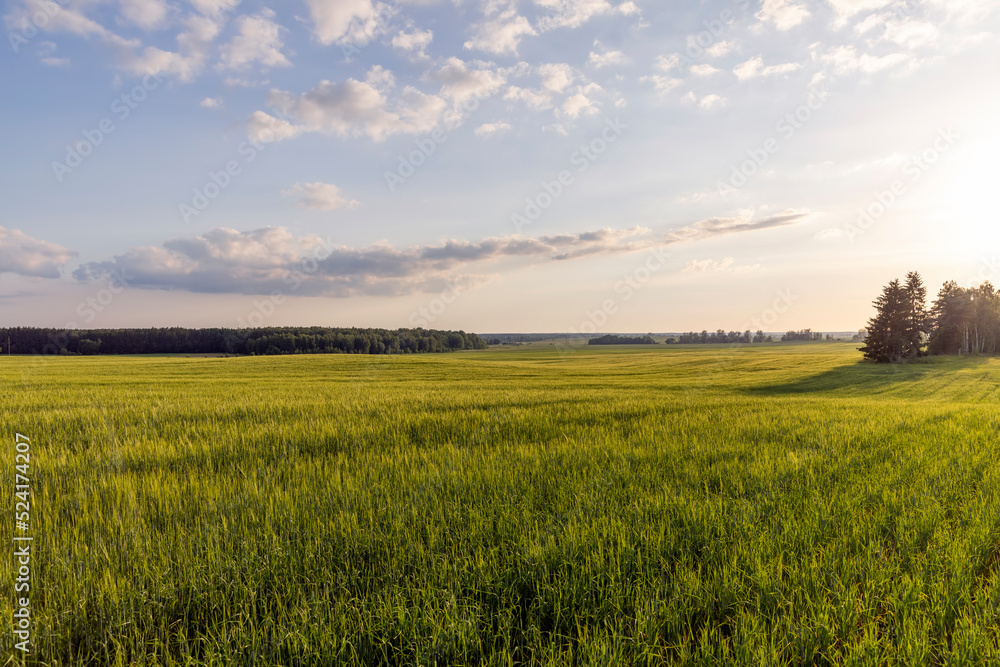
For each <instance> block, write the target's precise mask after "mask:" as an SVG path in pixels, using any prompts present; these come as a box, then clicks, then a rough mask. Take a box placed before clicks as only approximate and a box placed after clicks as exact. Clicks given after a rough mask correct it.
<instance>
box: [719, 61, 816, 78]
mask: <svg viewBox="0 0 1000 667" xmlns="http://www.w3.org/2000/svg"><path fill="white" fill-rule="evenodd" d="M798 69H802V65H800V64H799V63H783V64H781V65H769V66H767V67H764V59H763V58H761V57H760V56H757V57H756V58H751V59H750V60H747V61H745V62H742V63H740V64H739V65H737V66H736V67H734V68H733V74H735V75H736V78H737V79H739V80H740V81H745V80H747V79H753V78H756V77H758V76H773V75H775V74H787V73H788V72H794V71H795V70H798Z"/></svg>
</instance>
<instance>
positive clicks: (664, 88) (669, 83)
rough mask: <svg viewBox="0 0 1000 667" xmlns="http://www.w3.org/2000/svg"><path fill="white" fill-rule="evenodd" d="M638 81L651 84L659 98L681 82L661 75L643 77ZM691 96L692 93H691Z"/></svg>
mask: <svg viewBox="0 0 1000 667" xmlns="http://www.w3.org/2000/svg"><path fill="white" fill-rule="evenodd" d="M640 81H644V82H649V83H652V84H653V88H654V89H655V90H656V92H657V93H659V94H660V96H663V95H666V94H667V93H669V92H670V91H671V90H673V89H674V88H676V87H677V86H679V85H681V80H680V79H677V78H674V77H672V76H665V75H663V74H653V75H651V76H644V77H642V78H641V79H640ZM692 94H693V93H692Z"/></svg>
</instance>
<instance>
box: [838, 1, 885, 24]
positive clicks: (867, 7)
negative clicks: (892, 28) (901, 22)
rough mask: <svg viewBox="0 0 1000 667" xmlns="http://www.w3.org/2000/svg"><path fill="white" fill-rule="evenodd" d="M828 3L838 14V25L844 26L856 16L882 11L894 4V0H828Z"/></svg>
mask: <svg viewBox="0 0 1000 667" xmlns="http://www.w3.org/2000/svg"><path fill="white" fill-rule="evenodd" d="M827 2H829V3H830V6H831V7H833V10H834V11H835V12H836V13H837V19H838V20H837V24H838V25H842V24H843V23H844V21H846V20H847V19H849V18H851V17H852V16H854V15H855V14H858V13H860V12H864V11H872V10H875V9H882V8H883V7H887V6H889V5H891V4H893V2H894V0H827Z"/></svg>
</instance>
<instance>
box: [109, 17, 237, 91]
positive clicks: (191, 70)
mask: <svg viewBox="0 0 1000 667" xmlns="http://www.w3.org/2000/svg"><path fill="white" fill-rule="evenodd" d="M183 25H184V29H183V30H182V31H181V32H180V33H178V35H177V51H164V50H163V49H160V48H158V47H155V46H147V47H146V48H145V49H143V50H142V52H141V53H136V52H134V51H131V50H130V51H128V52H127V53H125V54H124V55H123V56H122V57H121V60H120V65H121V67H122V68H123V69H125V70H126V71H128V72H131V73H133V74H140V75H141V74H167V75H170V76H176V77H177V78H178V79H180V80H181V81H185V82H186V81H191V80H192V79H194V77H195V76H197V75H198V74H200V73H201V71H202V69H203V68H204V65H205V61H206V60H207V58H208V56H209V53H210V52H211V47H212V43H213V42H214V41H215V38H216V37H217V36H218V34H219V31H220V30H221V23H220V22H219V21H217V20H216V19H213V18H208V17H206V16H198V15H192V16H189V17H188V18H187V19H185V20H184V22H183Z"/></svg>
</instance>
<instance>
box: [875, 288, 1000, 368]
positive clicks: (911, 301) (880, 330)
mask: <svg viewBox="0 0 1000 667" xmlns="http://www.w3.org/2000/svg"><path fill="white" fill-rule="evenodd" d="M873 305H874V306H875V310H876V314H875V317H873V318H872V319H870V320H869V321H868V332H867V336H866V337H865V346H864V347H862V348H859V349H860V350H861V352H862V353H863V354H864V356H865V358H866V359H869V360H871V361H875V362H882V363H885V362H896V361H905V360H909V359H915V358H918V357H922V356H925V355H931V354H934V355H938V354H962V355H967V354H997V352H1000V292H997V290H996V288H994V287H993V285H992V284H991V283H989V282H988V281H987V282H984V283H982V284H981V285H978V286H976V287H962V286H960V285H959V284H958V283H956V282H955V281H954V280H949V281H947V282H945V283H944V285H942V287H941V289H940V290H939V291H938V294H937V298H936V299H935V300H934V302H933V303H932V304H931V306H930V307H929V308H928V307H927V288H926V287H925V286H924V283H923V279H922V278H921V277H920V274H919V273H917V272H916V271H911V272H910V273H908V274H907V275H906V280H905V281H903V282H900V280H898V279H897V280H893V281H891V282H890V283H889V284H888V285H886V286H885V287H884V288H882V294H881V295H879V297H878V298H877V299H876V300H875V302H874V304H873Z"/></svg>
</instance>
